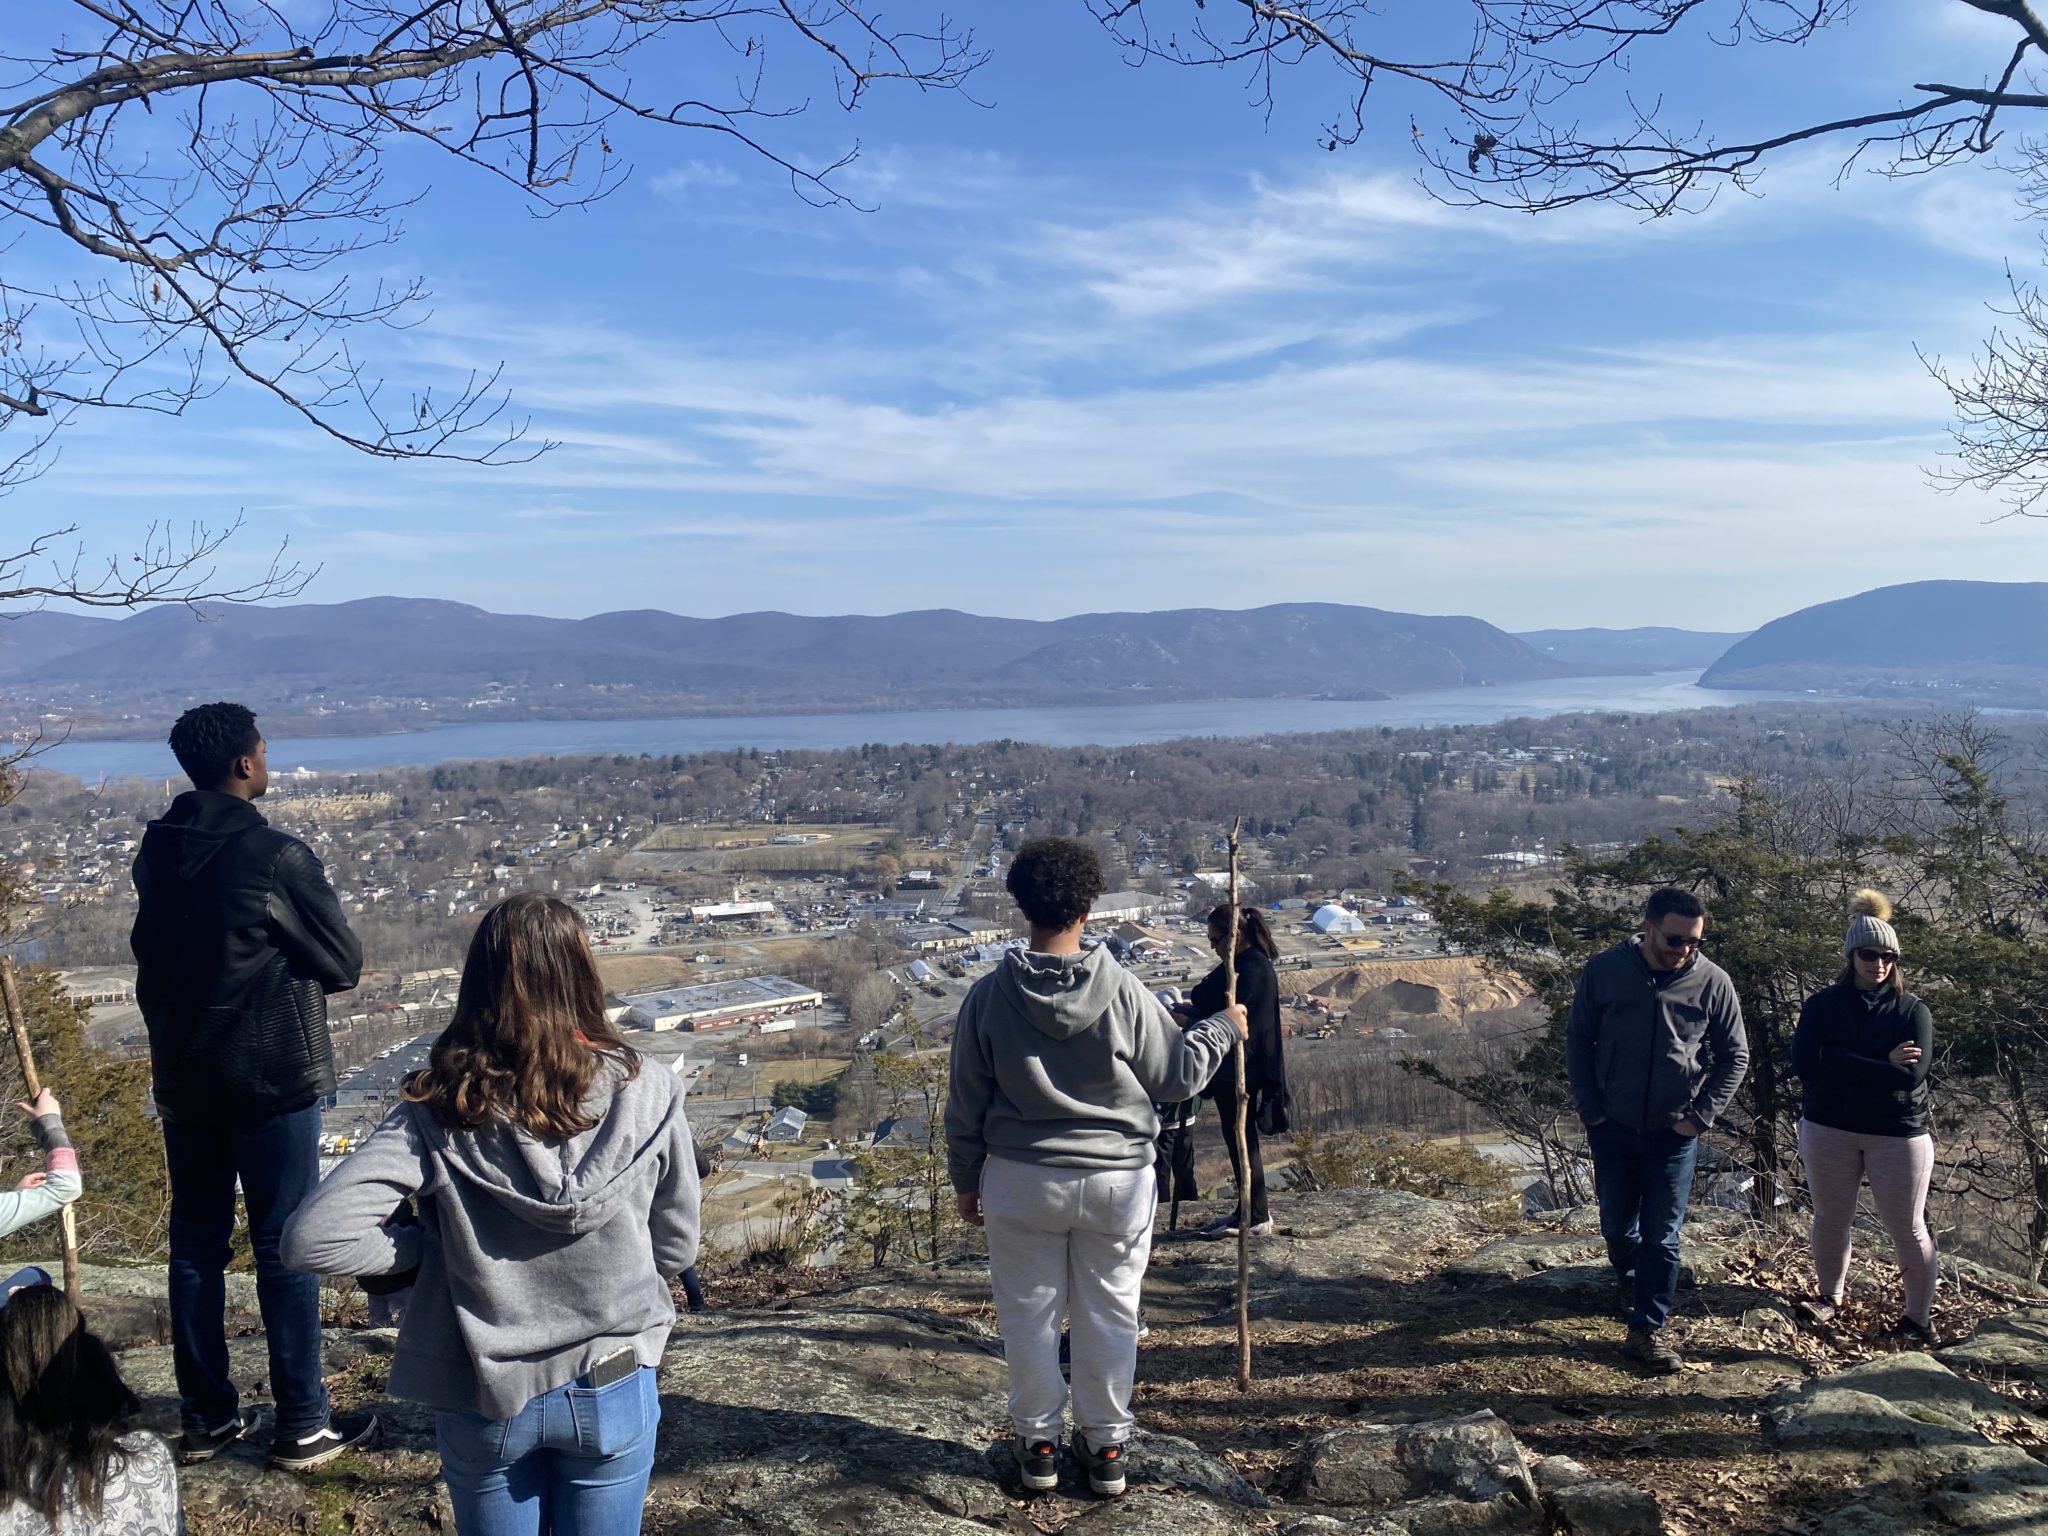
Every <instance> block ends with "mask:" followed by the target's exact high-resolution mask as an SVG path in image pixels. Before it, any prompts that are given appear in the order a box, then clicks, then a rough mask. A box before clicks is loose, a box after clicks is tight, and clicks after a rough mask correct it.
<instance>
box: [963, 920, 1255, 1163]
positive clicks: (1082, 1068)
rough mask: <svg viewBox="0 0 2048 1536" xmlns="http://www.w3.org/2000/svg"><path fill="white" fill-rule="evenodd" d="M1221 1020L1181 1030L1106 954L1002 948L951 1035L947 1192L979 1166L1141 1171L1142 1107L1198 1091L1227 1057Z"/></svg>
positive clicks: (1146, 1135)
mask: <svg viewBox="0 0 2048 1536" xmlns="http://www.w3.org/2000/svg"><path fill="white" fill-rule="evenodd" d="M1236 1040H1237V1028H1236V1026H1235V1025H1233V1024H1232V1023H1231V1022H1230V1019H1229V1018H1228V1017H1227V1016H1226V1015H1223V1014H1217V1015H1215V1016H1213V1017H1211V1018H1207V1019H1204V1020H1202V1021H1201V1022H1200V1023H1198V1024H1192V1025H1190V1026H1189V1027H1188V1028H1187V1029H1186V1030H1185V1031H1183V1030H1182V1029H1181V1027H1180V1025H1179V1024H1178V1023H1176V1022H1175V1021H1174V1017H1173V1015H1172V1014H1170V1013H1168V1012H1167V1011H1166V1010H1165V1009H1164V1008H1163V1007H1161V1006H1160V1004H1159V1001H1158V999H1157V998H1155V997H1153V996H1152V994H1151V993H1150V992H1148V991H1146V990H1145V985H1144V983H1143V982H1141V981H1139V980H1138V978H1137V977H1136V976H1134V975H1132V974H1131V973H1130V972H1129V971H1127V970H1125V969H1124V968H1123V966H1121V965H1120V964H1118V963H1117V960H1116V957H1115V956H1113V955H1112V954H1110V952H1109V950H1108V949H1107V948H1106V947H1098V948H1096V949H1091V950H1084V951H1082V952H1081V953H1080V954H1077V955H1041V954H1036V953H1033V952H1030V951H1026V950H1011V951H1010V952H1009V953H1008V954H1007V955H1005V956H1004V957H1003V963H1002V964H1001V965H1000V966H998V967H997V968H996V969H995V970H994V971H993V972H991V973H990V974H989V975H987V976H984V977H983V978H982V979H981V980H980V981H978V982H976V983H975V985H974V990H973V991H971V992H969V993H968V994H967V999H966V1001H965V1002H963V1003H962V1004H961V1005H960V1020H959V1022H958V1023H957V1024H956V1025H955V1026H954V1028H953V1077H952V1087H951V1091H950V1093H949V1094H948V1096H947V1099H946V1152H947V1164H948V1171H949V1172H950V1174H951V1176H952V1180H953V1187H954V1188H955V1189H957V1190H960V1191H962V1192H963V1193H971V1192H973V1191H976V1190H978V1189H980V1188H981V1167H982V1164H983V1163H984V1162H985V1161H986V1160H987V1159H989V1158H991V1157H1002V1158H1008V1159H1009V1160H1010V1161H1012V1162H1018V1163H1040V1164H1046V1165H1049V1166H1051V1167H1055V1168H1148V1167H1150V1166H1151V1164H1152V1142H1153V1139H1154V1138H1155V1137H1157V1136H1158V1134H1159V1117H1158V1114H1157V1113H1156V1112H1155V1111H1154V1110H1153V1108H1152V1102H1153V1100H1155V1099H1159V1100H1174V1099H1185V1098H1190V1097H1192V1096H1193V1095H1194V1094H1195V1093H1197V1092H1199V1091H1200V1090H1201V1088H1202V1086H1203V1085H1204V1084H1205V1083H1207V1082H1208V1081H1209V1079H1210V1078H1211V1077H1212V1076H1214V1075H1215V1072H1216V1068H1217V1067H1218V1066H1219V1065H1220V1064H1221V1063H1222V1062H1223V1060H1224V1059H1225V1058H1226V1057H1227V1056H1228V1055H1229V1054H1230V1047H1231V1045H1232V1044H1233V1043H1234V1042H1235V1041H1236Z"/></svg>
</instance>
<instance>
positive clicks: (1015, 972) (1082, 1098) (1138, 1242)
mask: <svg viewBox="0 0 2048 1536" xmlns="http://www.w3.org/2000/svg"><path fill="white" fill-rule="evenodd" d="M1006 883H1007V885H1008V886H1009V890H1010V894H1011V895H1012V896H1013V897H1015V898H1016V901H1017V905H1018V907H1019V908H1020V909H1022V911H1023V913H1024V920H1025V921H1026V922H1027V923H1028V924H1030V927H1031V948H1030V950H1029V951H1028V952H1019V951H1014V950H1013V951H1011V952H1010V953H1008V954H1006V955H1005V956H1004V957H1003V963H1002V965H1000V966H999V967H998V968H997V969H996V970H995V971H994V972H993V973H992V974H990V975H988V976H985V977H983V978H982V979H981V980H980V981H979V982H977V983H976V984H975V987H974V990H973V991H972V992H970V993H968V994H967V999H966V1001H965V1002H964V1003H963V1004H962V1005H961V1008H960V1019H959V1022H958V1024H957V1025H956V1026H955V1027H954V1032H953V1065H952V1084H951V1089H950V1091H949V1094H948V1097H947V1101H946V1152H947V1161H948V1165H949V1170H950V1172H951V1175H952V1180H953V1188H954V1190H955V1191H956V1192H957V1195H958V1199H959V1206H960V1214H961V1216H962V1217H964V1218H965V1219H966V1220H968V1221H971V1222H973V1223H974V1224H975V1225H976V1226H984V1227H985V1228H986V1229H987V1232H988V1257H989V1280H990V1283H991V1285H992V1286H993V1288H994V1290H995V1302H996V1322H997V1324H998V1326H999V1327H1000V1328H1001V1330H1002V1335H1003V1354H1004V1357H1005V1358H1006V1359H1007V1360H1008V1361H1009V1364H1010V1418H1011V1422H1012V1425H1013V1427H1014V1428H1015V1430H1016V1434H1017V1439H1016V1443H1015V1447H1014V1450H1015V1454H1016V1458H1017V1466H1018V1472H1019V1474H1020V1476H1021V1477H1022V1478H1023V1481H1024V1486H1025V1487H1026V1488H1027V1489H1029V1490H1031V1491H1033V1492H1043V1491H1045V1490H1047V1489H1049V1488H1053V1487H1055V1486H1057V1484H1058V1482H1059V1461H1058V1458H1059V1439H1060V1433H1061V1428H1062V1425H1063V1424H1064V1422H1065V1419H1066V1410H1067V1383H1066V1382H1065V1381H1063V1380H1061V1377H1060V1361H1059V1347H1060V1320H1061V1318H1062V1317H1067V1318H1070V1319H1071V1332H1072V1337H1073V1351H1072V1353H1073V1360H1072V1372H1073V1399H1074V1419H1075V1428H1074V1455H1075V1458H1076V1460H1077V1461H1079V1462H1080V1464H1081V1467H1082V1470H1083V1471H1084V1472H1085V1473H1086V1474H1087V1477H1088V1483H1089V1486H1090V1487H1091V1488H1092V1489H1093V1490H1094V1491H1095V1492H1096V1493H1098V1494H1101V1495H1104V1496H1105V1497H1114V1496H1116V1495H1117V1494H1120V1493H1122V1492H1123V1491H1124V1466H1125V1460H1126V1455H1127V1451H1128V1443H1129V1440H1130V1434H1131V1429H1132V1419H1131V1381H1132V1378H1133V1377H1134V1376H1135V1375H1136V1372H1137V1361H1138V1292H1139V1287H1140V1284H1141V1283H1142V1281H1143V1280H1144V1277H1145V1264H1146V1260H1147V1259H1148V1258H1149V1257H1150V1255H1151V1251H1152V1213H1153V1209H1154V1207H1155V1205H1156V1204H1157V1192H1156V1186H1155V1182H1154V1179H1153V1174H1152V1148H1153V1140H1154V1138H1156V1137H1157V1136H1158V1134H1159V1117H1158V1115H1157V1113H1156V1112H1155V1111H1154V1110H1153V1107H1152V1106H1153V1103H1154V1101H1155V1100H1172V1099H1185V1098H1189V1097H1192V1096H1193V1095H1194V1094H1195V1093H1196V1092H1197V1091H1199V1090H1200V1089H1201V1088H1202V1086H1203V1085H1204V1084H1206V1083H1207V1082H1208V1081H1209V1079H1210V1077H1212V1076H1213V1075H1214V1074H1215V1072H1216V1069H1217V1068H1218V1067H1219V1066H1220V1065H1222V1064H1223V1063H1224V1062H1225V1061H1226V1060H1227V1059H1228V1056H1229V1052H1230V1048H1231V1046H1232V1045H1233V1044H1234V1043H1236V1042H1237V1041H1238V1040H1241V1039H1243V1038H1244V1035H1245V1010H1244V1008H1243V1006H1242V1005H1241V1004H1240V1005H1236V1006H1233V1007H1231V1008H1228V1009H1226V1010H1225V1011H1224V1012H1222V1013H1219V1014H1216V1015H1214V1016H1213V1017H1210V1018H1207V1019H1203V1020H1201V1021H1200V1022H1199V1023H1195V1024H1191V1025H1190V1026H1189V1027H1188V1028H1187V1029H1186V1031H1185V1032H1183V1030H1182V1029H1181V1027H1180V1025H1179V1024H1178V1023H1176V1022H1175V1021H1174V1018H1173V1015H1171V1014H1170V1013H1168V1012H1167V1011H1166V1009H1165V1008H1164V1007H1163V1006H1162V1005H1161V1004H1160V1002H1159V1001H1158V999H1157V998H1155V997H1153V996H1152V994H1151V993H1150V992H1149V991H1147V990H1146V989H1145V986H1144V984H1143V983H1142V982H1140V981H1139V980H1138V978H1137V977H1136V976H1135V975H1133V974H1132V973H1131V972H1130V971H1127V970H1125V969H1124V967H1123V966H1122V965H1120V964H1118V963H1117V960H1116V957H1115V956H1114V955H1112V954H1111V953H1110V952H1109V949H1108V947H1107V946H1106V945H1100V946H1097V947H1096V948H1094V949H1083V948H1082V947H1081V930H1082V927H1083V925H1084V924H1086V923H1087V921H1088V909H1089V907H1090V906H1091V905H1092V904H1093V902H1094V901H1095V898H1096V897H1098V896H1100V895H1101V894H1102V891H1103V879H1102V865H1101V863H1100V861H1098V860H1097V858H1096V857H1095V851H1094V850H1093V849H1092V848H1090V847H1088V845H1087V844H1085V843H1080V842H1076V841H1074V840H1073V839H1072V838H1065V837H1043V838H1037V839H1035V840H1033V841H1031V842H1028V843H1026V844H1025V845H1024V846H1023V847H1022V848H1020V849H1019V850H1018V851H1017V857H1016V860H1015V861H1014V862H1013V863H1012V864H1011V866H1010V873H1009V876H1008V879H1007V881H1006Z"/></svg>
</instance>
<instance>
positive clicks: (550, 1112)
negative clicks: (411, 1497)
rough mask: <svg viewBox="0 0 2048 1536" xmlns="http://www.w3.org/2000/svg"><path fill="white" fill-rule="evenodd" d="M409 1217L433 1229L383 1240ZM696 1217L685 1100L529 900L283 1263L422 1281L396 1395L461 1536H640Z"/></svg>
mask: <svg viewBox="0 0 2048 1536" xmlns="http://www.w3.org/2000/svg"><path fill="white" fill-rule="evenodd" d="M407 1196H414V1197H416V1198H417V1201H418V1205H419V1214H420V1219H419V1224H418V1225H417V1226H403V1225H385V1224H384V1223H385V1218H386V1217H388V1216H389V1215H390V1214H391V1212H392V1210H393V1208H394V1207H395V1206H397V1205H398V1204H399V1203H400V1202H401V1201H402V1200H404V1199H405V1198H406V1197H407ZM697 1201H698V1186H697V1159H696V1147H695V1143H694V1141H693V1140H692V1138H691V1135H690V1127H689V1124H688V1122H687V1121H686V1120H685V1118H684V1115H683V1095H682V1088H681V1085H680V1084H679V1083H678V1082H677V1081H676V1078H675V1075H674V1074H673V1073H671V1072H666V1071H661V1070H658V1069H657V1070H642V1066H641V1062H640V1059H639V1058H638V1057H637V1056H636V1055H635V1054H634V1053H633V1052H632V1051H631V1050H630V1049H629V1048H628V1047H627V1045H626V1043H625V1040H624V1039H623V1038H622V1037H621V1036H620V1035H619V1034H618V1033H617V1031H616V1030H614V1029H613V1027H612V1026H611V1025H610V1024H608V1023H607V1022H606V1020H605V1016H604V987H603V983H602V982H601V981H600V980H599V978H598V975H597V968H596V964H595V962H594V960H593V959H592V957H591V952H590V947H589V942H588V940H587V939H586V937H585V935H584V932H583V927H582V924H581V923H580V922H579V921H578V919H577V917H576V914H575V912H574V910H573V909H571V908H570V907H568V906H567V905H566V904H564V903H563V902H560V901H557V900H556V899H555V898H553V897H551V896H542V895H540V894H538V893H535V892H522V893H521V894H519V895H517V896H513V897H510V898H508V899H507V900H505V901H503V902H501V903H499V904H498V905H497V906H496V907H494V908H492V909H491V911H490V912H488V913H487V914H485V917H484V920H483V923H482V924H481V926H480V927H479V928H478V929H477V933H476V937H475V940H474V941H473V942H472V943H471V945H470V950H469V958H468V961H467V962H466V964H465V966H464V969H463V976H462V989H461V992H460V995H459V996H458V999H457V1001H456V1005H455V1017H454V1019H453V1020H452V1021H451V1022H450V1023H449V1025H448V1027H447V1029H446V1030H444V1031H443V1032H442V1035H441V1038H440V1039H439V1040H437V1041H436V1042H435V1044H434V1050H433V1055H432V1057H431V1059H430V1062H429V1065H428V1066H427V1067H426V1068H425V1069H423V1070H422V1071H420V1072H418V1073H416V1074H414V1075H413V1077H412V1078H410V1079H409V1080H408V1081H407V1083H406V1087H405V1102H404V1103H402V1104H400V1105H399V1107H398V1108H397V1109H396V1110H395V1111H393V1113H392V1114H391V1116H390V1117H389V1118H388V1119H387V1120H385V1122H384V1123H383V1124H382V1125H380V1126H379V1127H378V1128H377V1130H376V1131H375V1132H374V1133H373V1134H372V1135H371V1136H370V1138H369V1139H368V1140H367V1141H365V1142H364V1143H363V1145H362V1146H361V1147H359V1148H357V1149H356V1150H355V1151H354V1152H352V1153H351V1154H349V1156H348V1157H346V1158H345V1159H343V1161H342V1162H341V1164H340V1165H339V1166H338V1167H337V1168H336V1169H335V1170H334V1172H333V1173H331V1174H329V1175H328V1176H327V1178H326V1180H325V1181H324V1182H323V1183H322V1184H321V1185H320V1187H319V1188H318V1189H317V1190H316V1191H315V1192H314V1194H313V1196H312V1198H310V1199H309V1200H307V1201H306V1203H305V1204H304V1205H303V1206H301V1207H300V1208H299V1212H298V1214H297V1215H296V1216H295V1217H294V1218H293V1219H292V1222H291V1225H290V1226H289V1227H287V1228H286V1230H285V1235H284V1255H285V1261H286V1262H287V1263H289V1264H291V1265H292V1266H293V1267H295V1268H298V1269H304V1270H311V1271H313V1272H314V1273H317V1274H325V1275H391V1274H403V1273H404V1272H405V1271H407V1270H412V1269H417V1275H416V1277H415V1278H414V1281H413V1287H412V1296H411V1300H410V1302H409V1304H408V1305H407V1308H406V1311H405V1317H404V1321H403V1322H402V1323H401V1325H400V1327H399V1333H398V1348H397V1352H396V1354H395V1356H394V1358H393V1360H392V1365H391V1391H392V1392H393V1393H394V1394H395V1395H397V1396H399V1397H404V1398H409V1399H411V1400H412V1401H414V1402H419V1403H424V1404H426V1405H427V1406H429V1407H431V1408H434V1409H436V1410H437V1412H436V1415H435V1438H436V1441H437V1442H438V1444H439V1447H440V1451H441V1464H442V1472H443V1475H444V1476H445V1478H446V1480H447V1483H448V1492H449V1495H450V1497H451V1499H452V1501H453V1503H454V1506H455V1524H456V1530H457V1531H458V1532H459V1533H460V1536H509V1533H513V1532H521V1533H537V1532H543V1531H546V1530H548V1529H550V1528H551V1526H552V1528H555V1529H561V1530H601V1531H606V1532H615V1531H619V1532H622V1531H637V1530H638V1529H639V1527H640V1509H641V1505H642V1504H643V1503H644V1501H645V1498H646V1491H647V1480H648V1475H649V1473H650V1471H651V1470H652V1467H653V1462H654V1435H655V1427H656V1425H657V1423H658V1421H659V1419H660V1407H659V1403H658V1398H657V1395H656V1392H655V1385H654V1375H655V1373H654V1368H655V1367H656V1366H658V1365H659V1364H660V1363H661V1356H662V1351H663V1349H664V1348H665V1347H666V1345H667V1342H668V1335H669V1329H670V1326H671V1325H672V1324H673V1323H674V1321H675V1315H676V1312H675V1304H674V1302H673V1300H672V1299H671V1297H670V1292H669V1287H668V1281H669V1279H670V1278H672V1277H674V1276H677V1275H680V1274H681V1273H682V1272H683V1271H684V1270H686V1269H688V1268H689V1267H690V1265H692V1264H693V1263H695V1262H696V1257H697V1227H698V1208H697Z"/></svg>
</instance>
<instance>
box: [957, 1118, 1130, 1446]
mask: <svg viewBox="0 0 2048 1536" xmlns="http://www.w3.org/2000/svg"><path fill="white" fill-rule="evenodd" d="M1156 1195H1157V1189H1156V1187H1155V1184H1154V1180H1153V1174H1152V1170H1151V1168H1150V1167H1144V1168H1118V1169H1106V1170H1096V1169H1087V1168H1044V1167H1040V1166H1038V1165H1036V1164H1033V1163H1018V1162H1011V1161H1009V1160H1008V1159H1006V1158H1001V1157H991V1158H990V1159H989V1160H988V1161H987V1163H985V1164H983V1166H982V1173H981V1210H982V1217H983V1219H984V1221H986V1223H987V1226H986V1229H985V1230H986V1232H987V1235H988V1267H989V1281H990V1284H991V1285H992V1286H993V1288H994V1290H995V1297H996V1324H997V1326H998V1327H999V1328H1000V1329H1001V1330H1002V1334H1003V1355H1004V1358H1006V1359H1007V1360H1008V1361H1009V1363H1010V1422H1011V1423H1012V1425H1013V1426H1014V1427H1015V1428H1016V1431H1017V1433H1018V1434H1019V1435H1021V1436H1023V1437H1024V1438H1025V1439H1027V1440H1036V1439H1046V1440H1055V1441H1056V1440H1058V1439H1059V1438H1060V1435H1061V1426H1062V1424H1063V1423H1064V1422H1065V1420H1066V1411H1067V1383H1066V1382H1065V1381H1063V1380H1062V1379H1061V1377H1060V1322H1061V1319H1062V1318H1065V1319H1068V1320H1069V1325H1070V1332H1071V1334H1072V1348H1071V1355H1072V1360H1071V1370H1072V1376H1073V1397H1074V1426H1075V1428H1077V1429H1079V1430H1080V1431H1081V1433H1082V1435H1083V1436H1085V1437H1086V1439H1087V1441H1088V1443H1089V1445H1091V1446H1104V1445H1116V1444H1121V1443H1122V1442H1123V1441H1125V1440H1128V1439H1129V1438H1130V1436H1131V1426H1132V1419H1131V1382H1132V1379H1133V1378H1134V1377H1135V1376H1136V1375H1137V1370H1138V1296H1139V1290H1140V1288H1141V1286H1142V1284H1143V1282H1144V1279H1145V1263H1146V1260H1148V1259H1149V1258H1150V1257H1151V1254H1152V1207H1153V1204H1154V1200H1155V1196H1156Z"/></svg>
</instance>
